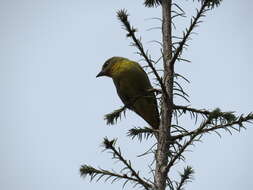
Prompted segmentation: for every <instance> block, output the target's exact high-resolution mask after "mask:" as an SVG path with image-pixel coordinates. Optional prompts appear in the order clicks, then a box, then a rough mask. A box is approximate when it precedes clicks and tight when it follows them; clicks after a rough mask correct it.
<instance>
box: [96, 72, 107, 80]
mask: <svg viewBox="0 0 253 190" xmlns="http://www.w3.org/2000/svg"><path fill="white" fill-rule="evenodd" d="M101 76H105V73H104V71H100V72H99V73H98V74H97V76H96V78H97V77H101Z"/></svg>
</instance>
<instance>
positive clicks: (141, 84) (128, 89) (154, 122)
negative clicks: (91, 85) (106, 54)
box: [97, 57, 160, 129]
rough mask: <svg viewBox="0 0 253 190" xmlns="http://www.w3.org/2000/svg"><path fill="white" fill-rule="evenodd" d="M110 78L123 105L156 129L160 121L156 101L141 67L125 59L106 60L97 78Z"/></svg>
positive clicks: (113, 58)
mask: <svg viewBox="0 0 253 190" xmlns="http://www.w3.org/2000/svg"><path fill="white" fill-rule="evenodd" d="M100 76H108V77H111V78H112V80H113V82H114V84H115V87H116V89H117V93H118V95H119V97H120V99H121V100H122V102H123V103H124V105H125V106H126V107H127V108H129V109H131V110H133V111H134V112H135V113H137V114H138V115H139V116H141V117H142V118H143V119H144V120H145V121H146V122H147V123H148V124H149V125H150V126H151V127H152V128H154V129H158V127H159V123H160V119H159V112H158V108H157V101H156V97H155V95H154V92H152V91H150V89H152V86H151V84H150V81H149V78H148V76H147V74H146V72H145V71H144V70H143V69H142V67H141V66H140V65H139V64H138V63H136V62H134V61H131V60H129V59H127V58H123V57H112V58H110V59H108V60H107V61H106V62H105V63H104V65H103V67H102V70H101V72H100V73H98V75H97V77H100Z"/></svg>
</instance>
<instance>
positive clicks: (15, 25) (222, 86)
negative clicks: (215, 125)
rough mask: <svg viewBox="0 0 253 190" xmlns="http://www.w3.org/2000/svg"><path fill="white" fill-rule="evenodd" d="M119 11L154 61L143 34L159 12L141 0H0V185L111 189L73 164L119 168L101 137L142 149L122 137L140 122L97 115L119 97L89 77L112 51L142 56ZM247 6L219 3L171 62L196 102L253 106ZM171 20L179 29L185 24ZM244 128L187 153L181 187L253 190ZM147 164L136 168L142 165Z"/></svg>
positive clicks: (127, 151)
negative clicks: (191, 176)
mask: <svg viewBox="0 0 253 190" xmlns="http://www.w3.org/2000/svg"><path fill="white" fill-rule="evenodd" d="M186 2H187V7H189V6H188V5H189V4H191V1H186ZM120 8H126V9H128V11H129V13H130V15H131V17H130V20H131V21H132V24H134V25H135V26H136V27H137V28H138V33H137V34H142V38H143V43H144V45H145V47H147V48H149V49H150V51H151V52H153V55H154V57H158V56H159V51H160V50H159V47H158V46H157V45H155V44H152V43H148V41H151V40H159V38H160V35H159V31H158V30H156V31H150V32H148V31H146V30H147V29H148V28H150V27H154V26H159V22H158V21H155V20H147V18H151V17H159V16H160V9H146V8H144V7H143V6H142V1H141V0H140V1H124V0H117V1H116V0H108V1H101V2H99V4H98V3H94V2H92V1H87V0H82V1H81V0H71V1H70V0H1V1H0V26H1V30H0V72H1V74H0V89H1V93H0V155H1V156H0V189H1V190H16V189H19V190H34V189H36V190H55V189H61V190H67V189H75V190H83V189H101V188H103V189H109V188H110V189H112V190H114V189H115V190H116V189H119V188H121V184H120V183H119V184H114V185H110V184H106V183H103V182H99V183H91V184H90V183H89V182H88V180H87V179H85V180H84V179H82V178H80V176H79V167H80V165H81V164H85V163H87V164H91V165H93V166H101V167H104V168H108V169H111V168H116V169H117V168H118V165H117V163H114V162H112V161H111V160H110V155H108V154H106V153H102V152H101V147H100V145H101V142H102V139H103V137H104V136H108V137H111V138H112V137H118V143H119V144H120V145H121V146H122V151H123V153H124V155H128V156H127V157H128V158H133V159H136V155H138V154H140V153H143V151H144V150H146V148H147V147H148V146H147V145H146V143H142V144H141V143H139V142H137V141H132V140H130V139H128V138H126V137H125V134H126V132H127V130H128V129H130V128H131V127H133V126H144V125H146V124H145V122H144V121H142V120H141V119H140V118H139V117H138V116H136V115H135V114H134V113H131V112H128V113H127V119H123V120H122V121H121V122H119V123H118V125H117V126H111V127H108V126H106V125H105V121H104V120H103V115H104V114H106V113H108V112H111V111H112V110H114V109H117V108H119V107H120V106H121V105H122V103H121V101H120V100H119V98H118V97H117V94H116V91H115V89H114V86H113V83H112V81H111V80H110V79H108V78H104V79H102V78H101V79H96V78H95V76H96V74H97V72H98V71H99V70H100V67H101V65H102V64H103V62H104V61H105V60H106V59H107V58H109V57H111V56H114V55H118V56H124V57H128V58H130V59H133V60H139V59H140V57H138V56H137V55H136V54H134V52H135V51H136V50H135V49H134V48H133V47H130V46H129V43H130V40H129V39H127V38H126V37H125V32H124V31H123V30H122V29H121V24H120V23H119V21H118V20H117V19H116V17H115V11H116V10H118V9H120ZM252 8H253V3H252V1H250V0H245V1H237V0H230V1H228V0H224V3H223V4H222V5H221V6H220V7H219V8H217V9H215V10H214V11H212V12H210V13H209V14H208V16H207V17H206V18H205V19H204V21H205V22H204V23H203V24H201V26H200V27H199V28H198V29H197V32H198V33H199V34H198V35H194V36H193V40H192V41H191V42H190V45H191V46H190V47H189V48H188V50H187V51H186V52H185V56H186V57H187V58H189V59H191V61H192V63H180V64H178V65H177V66H176V69H177V71H178V72H180V73H182V74H184V75H185V76H186V77H188V78H189V79H190V80H191V84H190V85H186V90H187V91H188V93H189V94H190V95H191V101H192V105H193V106H194V107H198V108H204V107H206V108H210V109H212V108H215V107H218V106H219V107H220V108H222V109H223V110H228V111H230V110H236V111H238V113H247V112H250V111H253V102H252V97H253V87H252V81H253V76H252V71H253V66H252V58H251V55H252V48H251V46H252V43H253V40H252V36H251V35H252V34H253V23H252V18H253V12H252ZM189 10H190V9H189ZM178 22H179V23H180V25H179V28H184V26H183V23H188V22H183V21H179V20H178ZM178 32H179V34H180V30H179V31H178ZM184 123H185V124H187V125H189V122H187V121H184ZM247 126H248V127H249V128H248V130H247V131H244V130H243V131H242V132H241V133H240V134H237V133H235V134H234V135H233V136H231V135H229V134H227V133H225V132H222V134H223V138H221V139H220V138H219V137H217V136H216V135H209V136H205V137H204V139H203V141H204V142H203V143H200V144H197V146H196V147H195V148H192V150H193V152H191V153H187V156H188V160H187V161H188V162H187V163H189V164H190V165H192V166H193V167H194V169H195V171H196V175H195V180H194V181H193V183H191V184H189V185H188V187H187V188H186V189H188V190H193V189H194V190H201V189H206V190H213V189H223V190H226V189H229V190H237V189H245V190H248V189H251V188H252V186H253V181H252V177H253V175H252V172H251V171H252V170H253V164H252V160H253V149H252V145H253V141H252V138H253V135H252V132H253V129H252V127H253V126H250V125H247ZM189 127H191V126H189ZM143 146H144V147H145V148H143ZM146 162H148V158H145V159H144V158H141V159H140V158H138V159H136V161H133V164H134V165H135V166H136V168H139V169H143V168H145V166H146V164H145V163H146ZM126 188H127V189H131V186H128V187H126Z"/></svg>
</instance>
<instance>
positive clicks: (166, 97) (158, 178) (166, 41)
mask: <svg viewBox="0 0 253 190" xmlns="http://www.w3.org/2000/svg"><path fill="white" fill-rule="evenodd" d="M171 3H172V2H171V0H163V1H162V20H163V23H162V35H163V63H164V76H163V82H164V84H165V88H166V92H167V93H163V96H162V105H161V123H160V127H159V137H158V145H157V152H156V169H155V189H156V190H165V188H166V177H167V171H166V166H167V164H168V152H169V146H170V137H171V134H170V128H171V120H172V105H173V74H174V66H173V65H170V60H171V58H172V41H171Z"/></svg>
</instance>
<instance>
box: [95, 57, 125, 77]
mask: <svg viewBox="0 0 253 190" xmlns="http://www.w3.org/2000/svg"><path fill="white" fill-rule="evenodd" d="M124 60H126V58H123V57H111V58H110V59H108V60H107V61H106V62H105V63H104V64H103V66H102V70H101V71H100V72H99V73H98V74H97V76H96V77H101V76H108V77H111V78H113V77H114V76H115V75H116V74H117V72H118V71H119V67H120V65H121V63H122V61H124Z"/></svg>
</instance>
